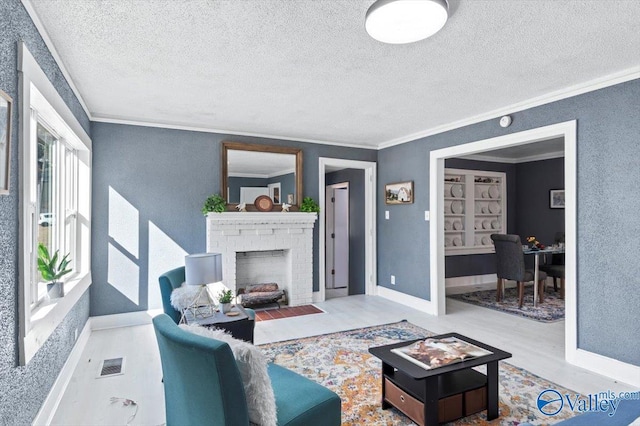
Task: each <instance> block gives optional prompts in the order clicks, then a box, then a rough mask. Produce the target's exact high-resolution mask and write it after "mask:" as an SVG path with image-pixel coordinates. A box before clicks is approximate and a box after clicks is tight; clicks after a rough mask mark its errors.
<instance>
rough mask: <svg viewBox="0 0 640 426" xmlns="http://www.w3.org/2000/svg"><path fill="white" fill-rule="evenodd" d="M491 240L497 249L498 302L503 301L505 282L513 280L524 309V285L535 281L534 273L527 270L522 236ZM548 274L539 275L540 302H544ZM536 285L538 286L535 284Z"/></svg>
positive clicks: (497, 235)
mask: <svg viewBox="0 0 640 426" xmlns="http://www.w3.org/2000/svg"><path fill="white" fill-rule="evenodd" d="M491 239H492V240H493V244H494V246H495V249H496V260H497V266H498V267H497V275H498V283H497V296H496V298H497V300H498V302H500V300H502V294H503V292H504V280H513V281H516V282H517V283H518V306H519V307H522V302H523V300H524V283H526V282H530V281H533V277H534V271H532V270H529V269H525V266H524V254H523V253H522V242H521V241H520V236H518V235H511V234H492V235H491ZM546 279H547V274H545V273H544V272H542V271H540V272H539V273H538V280H539V281H538V283H537V285H538V286H539V287H538V294H539V296H540V302H542V301H543V300H544V282H545V280H546ZM534 285H536V284H535V283H534Z"/></svg>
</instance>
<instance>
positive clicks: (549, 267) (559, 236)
mask: <svg viewBox="0 0 640 426" xmlns="http://www.w3.org/2000/svg"><path fill="white" fill-rule="evenodd" d="M554 243H556V244H560V243H562V244H564V232H556V235H555V238H554ZM540 270H541V271H544V272H546V274H547V275H548V276H550V277H553V289H554V290H555V291H558V282H557V280H558V279H560V297H561V298H563V299H564V253H558V254H553V255H552V256H551V263H545V264H544V265H540Z"/></svg>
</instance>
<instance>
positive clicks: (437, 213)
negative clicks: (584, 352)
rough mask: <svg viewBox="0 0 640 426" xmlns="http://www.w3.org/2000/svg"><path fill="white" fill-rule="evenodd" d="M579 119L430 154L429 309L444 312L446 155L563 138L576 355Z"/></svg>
mask: <svg viewBox="0 0 640 426" xmlns="http://www.w3.org/2000/svg"><path fill="white" fill-rule="evenodd" d="M576 127H577V125H576V121H575V120H574V121H567V122H564V123H558V124H553V125H550V126H545V127H540V128H537V129H532V130H527V131H523V132H518V133H512V134H508V135H505V136H500V137H496V138H491V139H484V140H479V141H476V142H471V143H467V144H463V145H457V146H452V147H449V148H443V149H439V150H436V151H432V152H431V158H430V172H429V173H430V199H429V201H430V209H431V210H430V215H431V224H430V264H431V280H430V282H431V286H430V287H431V288H430V291H431V297H430V308H431V309H430V313H432V314H434V315H444V314H445V311H446V304H445V274H444V269H445V262H444V250H443V249H442V247H444V208H443V205H442V199H443V194H444V168H445V167H444V164H445V159H447V158H452V157H456V156H460V155H471V154H477V153H481V152H484V151H487V150H492V149H497V148H507V147H511V146H518V145H525V144H530V143H532V142H537V141H543V140H548V139H552V138H563V140H564V169H565V173H564V190H565V211H564V221H565V286H566V290H565V327H564V329H565V330H564V331H565V332H564V335H565V336H564V337H565V359H567V360H568V361H569V362H571V361H572V360H574V359H575V357H576V352H577V288H576V286H577V279H576V275H577V271H576V269H577V268H576V263H577V262H576V261H577V259H576V257H577V256H576V206H577V202H576V198H577V197H576V195H577V155H576V154H577V132H576Z"/></svg>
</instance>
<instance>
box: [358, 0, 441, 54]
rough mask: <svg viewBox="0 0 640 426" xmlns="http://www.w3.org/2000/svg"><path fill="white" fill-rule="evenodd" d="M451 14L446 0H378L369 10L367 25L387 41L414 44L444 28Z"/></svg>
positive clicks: (374, 34) (378, 38) (377, 36)
mask: <svg viewBox="0 0 640 426" xmlns="http://www.w3.org/2000/svg"><path fill="white" fill-rule="evenodd" d="M448 17H449V7H448V3H447V1H446V0H377V1H376V2H375V3H373V4H372V5H371V7H370V8H369V10H368V11H367V15H366V17H365V28H366V30H367V32H368V33H369V35H370V36H371V37H373V38H374V39H376V40H378V41H381V42H383V43H390V44H404V43H413V42H415V41H419V40H423V39H425V38H427V37H431V36H432V35H434V34H435V33H437V32H438V31H440V30H441V29H442V27H444V24H445V23H446V22H447V19H448Z"/></svg>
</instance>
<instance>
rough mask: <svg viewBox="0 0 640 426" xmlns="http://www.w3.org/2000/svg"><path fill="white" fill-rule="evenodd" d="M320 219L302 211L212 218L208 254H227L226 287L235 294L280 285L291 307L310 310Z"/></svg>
mask: <svg viewBox="0 0 640 426" xmlns="http://www.w3.org/2000/svg"><path fill="white" fill-rule="evenodd" d="M316 220H317V215H316V214H313V213H299V212H288V213H280V212H266V213H254V212H242V213H234V212H229V213H209V214H208V215H207V252H213V253H222V274H223V277H224V279H223V282H224V284H225V285H226V286H227V287H229V288H230V289H231V290H233V292H234V293H235V292H236V290H237V288H238V287H241V286H242V285H243V284H250V282H249V281H250V280H252V279H255V280H260V281H261V282H277V283H278V285H279V286H280V287H281V288H283V289H284V290H285V291H286V292H287V300H288V303H289V306H299V305H306V304H309V303H311V302H312V299H313V226H314V223H315V221H316ZM269 257H272V258H273V259H272V261H271V262H270V261H269ZM277 257H280V258H281V259H276V258H277ZM238 259H239V261H238ZM238 267H240V268H242V271H238V270H237V268H238ZM269 268H274V270H273V274H272V275H270V271H269ZM270 276H271V277H272V278H270ZM254 284H259V283H258V282H255V283H254Z"/></svg>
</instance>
